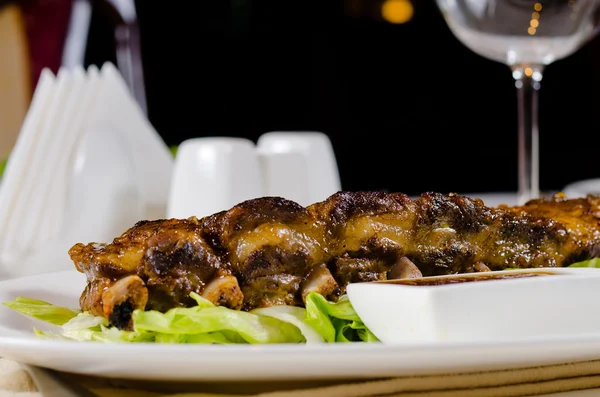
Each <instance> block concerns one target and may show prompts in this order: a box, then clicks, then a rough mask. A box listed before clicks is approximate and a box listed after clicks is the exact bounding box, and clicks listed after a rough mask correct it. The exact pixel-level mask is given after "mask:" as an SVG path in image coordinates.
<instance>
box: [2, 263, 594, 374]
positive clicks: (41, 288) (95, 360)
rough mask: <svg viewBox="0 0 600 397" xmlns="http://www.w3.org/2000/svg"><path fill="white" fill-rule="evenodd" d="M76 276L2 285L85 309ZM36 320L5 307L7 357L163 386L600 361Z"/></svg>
mask: <svg viewBox="0 0 600 397" xmlns="http://www.w3.org/2000/svg"><path fill="white" fill-rule="evenodd" d="M83 286H84V278H83V275H81V274H79V273H77V272H75V271H66V272H57V273H47V274H42V275H36V276H29V277H24V278H20V279H13V280H6V281H3V282H0V301H1V302H5V301H8V300H13V299H14V298H15V297H16V296H19V295H22V296H28V297H32V298H38V299H43V300H46V301H49V302H52V303H55V304H58V305H66V306H71V307H77V304H78V298H79V295H80V293H81V291H82V289H83ZM34 326H35V327H38V328H43V327H44V325H43V323H41V322H39V321H36V320H30V319H28V318H25V317H24V316H22V315H20V314H18V313H16V312H14V311H12V310H11V309H9V308H7V307H5V306H0V356H3V357H6V358H8V359H12V360H16V361H20V362H23V363H26V364H30V365H38V366H42V367H47V368H52V369H55V370H59V371H67V372H73V373H80V374H87V375H99V376H105V377H114V378H123V379H152V380H156V381H162V380H165V381H203V380H204V381H208V380H210V381H231V380H239V381H244V380H254V381H265V380H307V379H310V380H317V379H323V380H325V379H341V378H361V377H366V378H374V377H388V376H403V375H404V376H405V375H417V374H439V373H448V372H453V373H455V372H459V371H460V372H466V371H485V370H494V369H508V368H519V367H530V366H537V365H552V364H559V363H564V362H574V361H584V360H591V359H600V334H595V335H573V336H569V337H561V338H544V339H537V340H515V341H511V342H501V343H500V342H498V343H448V344H444V343H437V344H431V343H430V344H405V345H401V344H398V345H384V344H379V343H378V344H359V343H357V344H330V345H262V346H258V345H167V344H163V345H160V344H101V343H95V342H75V341H73V342H70V341H55V340H41V339H36V337H35V335H34V334H33V332H32V328H33V327H34Z"/></svg>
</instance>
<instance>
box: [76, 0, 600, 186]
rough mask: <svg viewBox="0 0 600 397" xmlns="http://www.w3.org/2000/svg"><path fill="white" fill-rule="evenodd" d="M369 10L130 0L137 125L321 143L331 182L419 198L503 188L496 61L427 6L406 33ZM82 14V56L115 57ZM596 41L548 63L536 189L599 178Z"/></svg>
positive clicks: (510, 133) (418, 3) (512, 176)
mask: <svg viewBox="0 0 600 397" xmlns="http://www.w3.org/2000/svg"><path fill="white" fill-rule="evenodd" d="M381 3H382V2H381V1H375V0H373V1H368V0H362V1H361V0H349V1H330V0H320V1H318V0H317V1H308V0H305V1H291V0H270V1H269V0H231V1H226V0H202V1H195V2H192V1H189V0H188V1H183V0H179V1H174V0H171V1H169V2H159V1H152V0H143V1H138V3H137V7H138V17H139V20H140V29H141V35H142V52H143V61H144V68H145V77H146V90H147V96H148V111H149V118H150V121H151V122H152V124H153V125H154V126H155V128H156V129H157V130H158V132H159V133H160V134H161V135H162V137H163V138H164V140H165V141H166V142H167V143H168V144H169V145H176V144H178V143H180V142H181V141H183V140H185V139H187V138H192V137H198V136H241V137H247V138H250V139H253V140H256V139H257V138H258V136H259V135H261V134H262V133H264V132H267V131H273V130H316V131H322V132H324V133H326V134H328V135H329V137H330V138H331V141H332V144H333V147H334V150H335V153H336V157H337V160H338V165H339V168H340V174H341V178H342V187H343V189H346V190H370V189H386V190H394V191H403V192H405V193H408V194H418V193H421V192H422V191H427V190H432V191H441V192H449V191H454V192H481V191H512V190H516V188H517V179H516V178H517V113H516V111H517V100H516V92H515V87H514V82H513V80H512V77H511V73H510V71H509V69H508V67H507V66H504V65H502V64H499V63H496V62H493V61H490V60H487V59H485V58H482V57H480V56H478V55H476V54H474V53H473V52H471V51H470V50H468V49H467V48H466V47H464V46H463V45H462V44H461V43H460V42H458V41H457V39H456V38H455V37H454V36H453V35H452V33H451V32H450V31H449V29H448V27H447V26H446V24H445V22H444V20H443V18H442V16H441V14H440V12H439V11H438V9H437V7H436V5H435V3H434V2H433V1H427V0H413V4H414V7H415V14H414V17H413V19H412V20H411V21H410V22H408V23H405V24H391V23H388V22H386V21H385V20H383V18H381V11H380V10H381ZM104 22H105V21H103V19H102V15H100V13H96V14H95V16H94V18H93V22H92V29H91V32H90V38H89V46H88V54H87V63H98V64H101V63H102V62H103V61H104V60H113V59H114V48H113V47H111V45H112V36H111V35H112V31H111V30H110V28H109V27H107V26H106V24H105V23H104ZM598 50H600V43H599V42H598V40H597V39H595V40H593V41H592V42H590V43H588V44H587V45H586V46H584V47H583V48H582V49H580V50H579V51H578V52H577V53H575V54H573V55H572V56H570V57H568V58H566V59H564V60H560V61H557V62H555V63H554V64H552V65H550V66H549V67H547V69H546V71H545V74H544V79H543V81H542V89H541V91H540V112H541V113H540V140H541V141H540V145H541V185H542V186H541V187H542V189H543V190H557V189H560V188H562V187H563V186H564V185H565V184H567V183H570V182H573V181H576V180H580V179H587V178H595V177H600V159H599V157H600V156H598V154H597V152H598V148H599V147H600V146H599V144H600V137H599V133H598V132H599V129H600V119H599V117H598V110H600V103H599V102H600V101H599V100H598V95H597V94H596V93H597V92H598V90H599V89H600V87H599V79H598V76H599V74H600V56H599V55H598Z"/></svg>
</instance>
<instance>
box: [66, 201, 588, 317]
mask: <svg viewBox="0 0 600 397" xmlns="http://www.w3.org/2000/svg"><path fill="white" fill-rule="evenodd" d="M599 219H600V198H598V197H594V196H589V197H587V198H583V199H571V200H568V199H566V198H565V197H564V196H562V195H556V196H554V197H553V198H552V199H550V200H533V201H530V202H529V203H527V204H526V205H524V206H520V207H507V206H500V207H498V208H489V207H486V206H485V205H484V204H483V202H482V201H481V200H479V199H471V198H468V197H464V196H460V195H456V194H440V193H424V194H423V195H421V196H420V197H419V198H417V199H415V200H411V199H410V198H409V197H408V196H406V195H405V194H402V193H385V192H338V193H336V194H334V195H332V196H331V197H329V198H328V199H326V200H325V201H323V202H319V203H315V204H313V205H310V206H308V207H302V206H300V205H299V204H297V203H295V202H293V201H289V200H285V199H283V198H279V197H263V198H257V199H253V200H249V201H245V202H242V203H240V204H238V205H236V206H234V207H233V208H231V209H230V210H227V211H222V212H219V213H216V214H214V215H210V216H207V217H205V218H203V219H196V218H194V217H192V218H189V219H167V220H157V221H141V222H138V223H137V224H135V225H134V226H133V227H132V228H130V229H129V230H127V231H126V232H125V233H123V235H121V236H120V237H118V238H116V239H115V240H114V241H113V242H112V243H110V244H100V243H90V244H87V245H84V244H81V243H79V244H76V245H75V246H73V247H72V248H71V250H70V251H69V254H70V256H71V258H72V260H73V262H74V264H75V266H76V268H77V269H78V270H79V271H81V272H84V273H85V274H86V276H87V280H88V284H87V287H86V288H85V290H84V292H83V294H82V295H81V299H80V304H81V308H82V309H83V310H87V311H89V312H91V313H93V314H96V315H101V316H105V317H106V318H108V319H109V320H110V323H111V324H113V325H115V326H117V327H119V328H124V329H128V328H131V321H130V319H131V312H132V311H133V310H135V309H154V310H159V311H166V310H168V309H169V308H172V307H182V306H189V305H192V304H194V302H193V300H191V299H190V297H189V295H190V292H196V293H198V294H200V295H201V296H203V297H205V298H206V299H209V300H210V301H212V302H214V303H215V304H217V305H223V306H226V307H230V308H233V309H243V310H251V309H253V308H257V307H265V306H272V305H303V302H304V298H305V297H306V295H307V294H308V293H309V292H313V291H316V292H319V293H321V294H322V295H324V296H325V297H326V298H327V299H330V300H334V301H335V300H336V299H337V298H338V297H339V296H340V295H341V294H343V293H344V292H345V288H346V286H347V285H348V284H349V283H353V282H364V281H375V280H385V279H389V278H406V277H419V276H433V275H443V274H454V273H466V272H477V271H489V270H500V269H505V268H533V267H560V266H567V265H569V264H572V263H574V262H576V261H580V260H584V259H587V258H592V257H596V256H598V255H599V254H600V223H599Z"/></svg>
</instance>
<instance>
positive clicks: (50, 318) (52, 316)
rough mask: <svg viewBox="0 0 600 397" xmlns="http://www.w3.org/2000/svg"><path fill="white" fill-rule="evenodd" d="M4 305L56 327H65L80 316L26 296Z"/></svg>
mask: <svg viewBox="0 0 600 397" xmlns="http://www.w3.org/2000/svg"><path fill="white" fill-rule="evenodd" d="M4 305H5V306H8V307H10V308H11V309H13V310H15V311H17V312H19V313H22V314H24V315H26V316H29V317H33V318H36V319H38V320H42V321H45V322H47V323H50V324H54V325H63V324H65V323H67V322H68V321H69V320H71V319H72V318H74V317H76V316H77V315H78V314H79V311H76V310H71V309H67V308H64V307H60V306H55V305H52V304H50V303H48V302H44V301H41V300H38V299H31V298H26V297H24V296H18V297H17V298H16V299H15V300H14V301H10V302H4Z"/></svg>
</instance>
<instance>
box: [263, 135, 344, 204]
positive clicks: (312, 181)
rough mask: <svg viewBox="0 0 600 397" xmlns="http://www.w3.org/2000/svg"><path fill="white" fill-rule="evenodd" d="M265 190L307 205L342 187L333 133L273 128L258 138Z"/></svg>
mask: <svg viewBox="0 0 600 397" xmlns="http://www.w3.org/2000/svg"><path fill="white" fill-rule="evenodd" d="M257 147H258V153H259V156H260V160H261V164H262V167H263V180H264V187H265V194H266V195H268V196H281V197H284V198H287V199H289V200H293V201H295V202H297V203H298V204H300V205H303V206H307V205H310V204H313V203H316V202H319V201H322V200H325V199H326V198H327V197H329V196H330V195H332V194H333V193H335V192H337V191H339V190H341V183H340V175H339V170H338V166H337V162H336V159H335V154H334V151H333V147H332V145H331V141H330V140H329V137H328V136H327V135H326V134H324V133H322V132H316V131H290V132H285V131H272V132H267V133H265V134H263V135H261V136H260V137H259V139H258V142H257Z"/></svg>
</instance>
